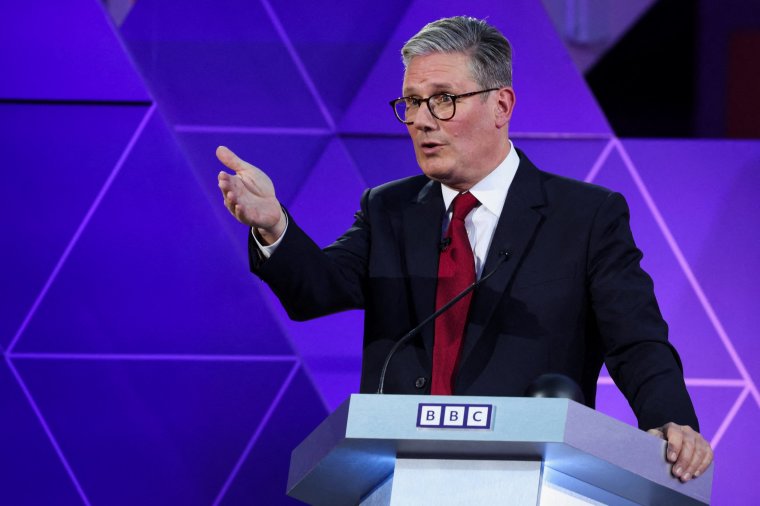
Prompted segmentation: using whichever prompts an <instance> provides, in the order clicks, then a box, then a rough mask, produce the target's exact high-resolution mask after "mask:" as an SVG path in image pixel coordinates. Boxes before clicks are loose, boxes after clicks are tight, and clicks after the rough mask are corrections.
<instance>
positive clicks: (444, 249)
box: [438, 237, 451, 251]
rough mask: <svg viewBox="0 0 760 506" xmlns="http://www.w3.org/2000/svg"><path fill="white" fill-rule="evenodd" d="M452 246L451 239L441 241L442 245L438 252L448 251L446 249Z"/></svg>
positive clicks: (439, 246) (446, 238)
mask: <svg viewBox="0 0 760 506" xmlns="http://www.w3.org/2000/svg"><path fill="white" fill-rule="evenodd" d="M450 244H451V237H444V238H443V239H442V240H441V244H439V245H438V251H446V249H447V248H448V247H449V245H450Z"/></svg>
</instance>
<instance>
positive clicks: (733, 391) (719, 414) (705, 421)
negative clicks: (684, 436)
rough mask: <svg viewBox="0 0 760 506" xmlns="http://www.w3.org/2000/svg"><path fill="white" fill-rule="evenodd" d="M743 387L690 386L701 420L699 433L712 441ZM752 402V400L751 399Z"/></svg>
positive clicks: (695, 407) (692, 398)
mask: <svg viewBox="0 0 760 506" xmlns="http://www.w3.org/2000/svg"><path fill="white" fill-rule="evenodd" d="M741 390H742V387H716V386H690V387H689V395H691V402H692V403H693V404H694V409H695V410H696V412H697V419H698V420H699V431H700V432H701V433H702V435H703V436H704V437H705V439H707V440H708V441H710V440H712V439H713V438H714V437H715V435H716V433H717V432H718V429H719V428H720V426H721V424H722V423H723V421H724V420H725V419H726V416H728V413H729V412H730V411H731V407H732V406H733V405H734V402H736V399H737V398H738V397H739V395H740V394H741ZM750 402H752V400H751V399H750Z"/></svg>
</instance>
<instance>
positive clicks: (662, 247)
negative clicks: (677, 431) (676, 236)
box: [594, 149, 740, 379]
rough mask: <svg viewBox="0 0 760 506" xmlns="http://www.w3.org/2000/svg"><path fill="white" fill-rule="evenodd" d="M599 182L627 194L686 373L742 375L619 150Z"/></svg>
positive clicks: (647, 267) (638, 237) (636, 233)
mask: <svg viewBox="0 0 760 506" xmlns="http://www.w3.org/2000/svg"><path fill="white" fill-rule="evenodd" d="M646 182H647V181H646V180H645V183H646ZM594 183H595V184H600V185H602V186H605V187H607V188H610V189H613V190H615V191H618V192H620V193H622V194H623V196H624V197H625V198H626V201H627V202H628V206H629V208H630V213H631V230H632V231H633V236H634V239H635V241H636V244H637V246H638V247H639V249H640V250H641V251H643V253H644V258H643V259H642V261H641V265H642V267H643V268H644V270H645V271H646V272H648V273H649V275H650V276H651V277H652V279H653V280H654V288H655V294H656V295H657V300H658V302H659V305H660V310H661V312H662V314H663V316H664V318H665V321H667V322H668V326H669V334H670V337H669V338H670V341H671V342H672V343H673V344H674V345H675V347H676V348H677V349H678V352H679V354H680V355H681V360H682V361H683V366H684V373H685V374H686V376H688V377H698V378H723V379H738V378H740V376H739V373H738V371H737V369H736V366H735V364H734V362H733V361H732V360H731V357H730V355H729V354H728V352H727V351H726V347H725V346H724V345H723V343H722V342H721V340H720V337H719V335H718V334H717V332H716V330H715V327H714V326H713V325H712V323H711V322H710V319H709V318H708V316H707V314H706V313H705V310H704V308H703V307H702V305H701V304H700V301H699V299H698V298H697V296H696V295H695V293H694V290H692V288H691V285H690V284H689V281H688V279H687V278H686V276H685V275H684V272H683V270H682V269H681V266H680V264H679V263H678V261H677V259H676V256H675V255H674V254H673V250H672V249H671V248H670V246H669V245H668V242H667V241H666V239H665V237H664V236H663V234H662V232H661V230H660V228H659V227H658V225H657V222H656V221H655V219H654V217H653V215H652V213H651V212H650V210H649V207H648V206H647V204H646V202H645V200H644V198H643V196H642V194H641V192H640V191H639V188H638V187H637V186H636V184H635V183H634V180H633V178H632V177H631V173H630V172H629V171H628V169H627V168H626V165H625V163H624V162H623V159H622V158H621V157H620V154H619V152H618V151H617V149H616V150H613V152H612V153H610V156H609V157H608V158H607V161H606V162H605V164H604V165H603V166H602V168H601V170H600V171H599V174H598V176H597V178H596V179H595V180H594Z"/></svg>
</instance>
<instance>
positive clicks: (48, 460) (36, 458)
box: [0, 360, 82, 506]
mask: <svg viewBox="0 0 760 506" xmlns="http://www.w3.org/2000/svg"><path fill="white" fill-rule="evenodd" d="M0 413H2V414H3V433H4V435H5V436H4V437H3V451H1V452H0V490H2V502H3V504H16V505H30V506H31V505H34V504H60V505H61V506H66V505H81V504H82V499H81V498H80V496H79V494H78V493H77V490H76V488H75V487H74V482H73V481H71V478H69V476H68V474H67V473H66V469H65V468H64V466H63V464H62V462H61V460H60V458H59V457H58V455H56V452H55V449H54V448H53V445H52V444H51V442H50V439H49V438H48V436H47V434H46V433H45V431H44V429H43V427H42V425H41V424H40V422H39V420H38V418H37V416H36V415H35V414H34V412H33V411H32V409H31V407H30V404H29V401H28V400H27V399H26V397H25V396H24V394H23V393H22V390H21V388H20V386H19V384H18V382H17V381H16V378H14V377H13V374H12V372H11V370H10V369H9V368H8V366H7V364H6V363H5V360H2V361H0Z"/></svg>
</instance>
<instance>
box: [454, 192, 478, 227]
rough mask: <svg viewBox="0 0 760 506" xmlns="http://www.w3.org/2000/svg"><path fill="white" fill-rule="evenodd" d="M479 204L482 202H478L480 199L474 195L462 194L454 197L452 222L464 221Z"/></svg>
mask: <svg viewBox="0 0 760 506" xmlns="http://www.w3.org/2000/svg"><path fill="white" fill-rule="evenodd" d="M478 204H480V202H478V199H476V198H475V196H474V195H473V194H472V193H470V192H467V193H460V194H459V195H457V196H456V197H454V202H452V203H451V206H452V214H453V217H452V220H464V218H465V216H467V215H468V214H470V211H472V210H473V209H474V208H475V207H476V206H477V205H478Z"/></svg>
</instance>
